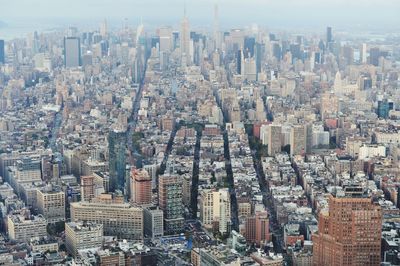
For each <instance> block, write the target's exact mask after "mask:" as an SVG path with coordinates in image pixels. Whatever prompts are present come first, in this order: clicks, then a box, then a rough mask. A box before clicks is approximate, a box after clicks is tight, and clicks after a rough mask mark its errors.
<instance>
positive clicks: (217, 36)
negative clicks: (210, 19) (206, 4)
mask: <svg viewBox="0 0 400 266" xmlns="http://www.w3.org/2000/svg"><path fill="white" fill-rule="evenodd" d="M213 35H214V36H213V37H214V46H215V49H221V34H220V32H219V17H218V5H217V4H215V5H214V34H213Z"/></svg>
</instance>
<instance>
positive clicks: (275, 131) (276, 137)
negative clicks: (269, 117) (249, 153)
mask: <svg viewBox="0 0 400 266" xmlns="http://www.w3.org/2000/svg"><path fill="white" fill-rule="evenodd" d="M281 148H282V126H280V125H268V155H269V156H275V154H277V153H280V152H281Z"/></svg>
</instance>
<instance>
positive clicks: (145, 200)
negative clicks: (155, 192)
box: [131, 169, 152, 204]
mask: <svg viewBox="0 0 400 266" xmlns="http://www.w3.org/2000/svg"><path fill="white" fill-rule="evenodd" d="M131 185H132V187H131V200H132V201H133V202H135V203H136V204H149V203H151V195H152V193H151V177H150V176H149V173H148V172H147V171H146V170H144V169H141V170H138V169H132V171H131Z"/></svg>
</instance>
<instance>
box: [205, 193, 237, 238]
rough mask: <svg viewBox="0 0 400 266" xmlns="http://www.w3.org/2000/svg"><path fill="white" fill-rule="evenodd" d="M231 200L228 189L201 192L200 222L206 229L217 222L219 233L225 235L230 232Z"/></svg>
mask: <svg viewBox="0 0 400 266" xmlns="http://www.w3.org/2000/svg"><path fill="white" fill-rule="evenodd" d="M230 209H231V200H230V195H229V191H228V189H226V188H225V189H219V190H207V189H205V190H203V191H202V192H201V195H200V221H201V223H202V224H203V225H204V226H206V227H210V228H211V227H212V225H213V223H215V222H217V223H218V226H219V232H220V233H221V234H225V233H227V232H229V230H230V221H231V211H230Z"/></svg>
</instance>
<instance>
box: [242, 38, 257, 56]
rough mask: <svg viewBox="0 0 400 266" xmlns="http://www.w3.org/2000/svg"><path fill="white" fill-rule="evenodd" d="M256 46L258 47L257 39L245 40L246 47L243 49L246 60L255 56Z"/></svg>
mask: <svg viewBox="0 0 400 266" xmlns="http://www.w3.org/2000/svg"><path fill="white" fill-rule="evenodd" d="M255 45H256V39H255V38H254V37H245V38H244V47H243V53H244V58H248V57H253V56H254V51H255Z"/></svg>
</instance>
